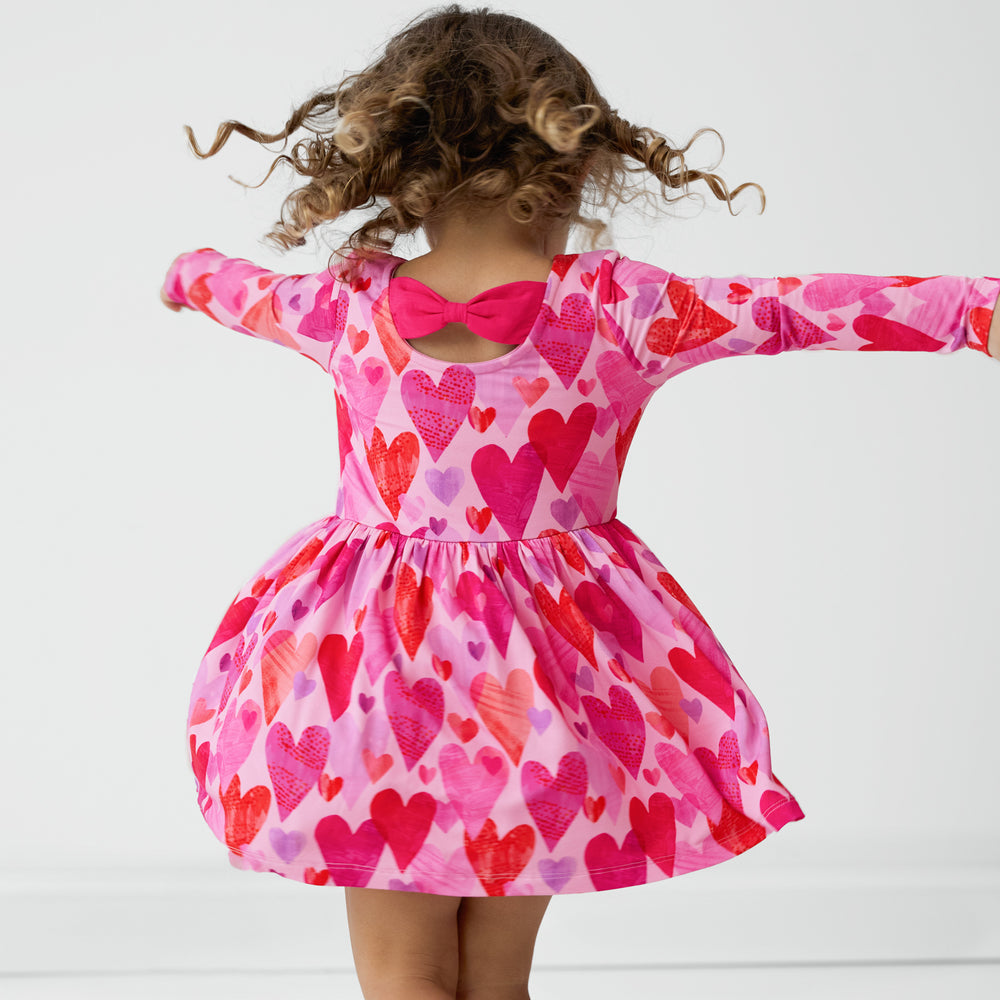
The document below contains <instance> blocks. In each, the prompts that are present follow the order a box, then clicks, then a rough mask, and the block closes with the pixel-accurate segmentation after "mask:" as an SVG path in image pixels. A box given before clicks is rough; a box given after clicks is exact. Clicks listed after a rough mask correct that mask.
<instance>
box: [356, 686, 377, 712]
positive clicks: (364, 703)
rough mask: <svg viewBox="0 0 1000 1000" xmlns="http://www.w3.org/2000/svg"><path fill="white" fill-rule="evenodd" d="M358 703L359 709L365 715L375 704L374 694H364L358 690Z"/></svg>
mask: <svg viewBox="0 0 1000 1000" xmlns="http://www.w3.org/2000/svg"><path fill="white" fill-rule="evenodd" d="M358 704H359V705H360V706H361V711H362V712H364V713H365V715H367V714H368V713H369V712H370V711H371V710H372V707H373V706H374V704H375V695H373V694H365V693H364V691H361V692H359V694H358Z"/></svg>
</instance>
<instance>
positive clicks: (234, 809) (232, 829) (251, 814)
mask: <svg viewBox="0 0 1000 1000" xmlns="http://www.w3.org/2000/svg"><path fill="white" fill-rule="evenodd" d="M219 790H220V792H221V791H222V789H221V787H220V789H219ZM221 799H222V808H223V811H224V812H225V814H226V833H225V835H226V846H227V847H232V848H236V847H242V846H244V845H245V844H249V843H250V842H251V841H252V840H253V839H254V837H256V836H257V834H258V833H260V828H261V827H262V826H263V825H264V820H265V819H267V811H268V809H269V808H270V807H271V789H270V788H268V787H267V785H254V787H253V788H251V789H250V790H249V791H248V792H247V793H246V795H241V794H240V776H239V775H238V774H236V775H234V776H233V780H232V781H231V782H230V783H229V787H228V788H227V789H226V790H225V791H224V792H222V795H221Z"/></svg>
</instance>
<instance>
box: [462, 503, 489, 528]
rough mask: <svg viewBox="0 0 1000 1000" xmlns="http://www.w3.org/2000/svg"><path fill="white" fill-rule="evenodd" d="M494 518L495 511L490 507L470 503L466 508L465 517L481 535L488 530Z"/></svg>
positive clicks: (470, 525) (471, 526)
mask: <svg viewBox="0 0 1000 1000" xmlns="http://www.w3.org/2000/svg"><path fill="white" fill-rule="evenodd" d="M492 518H493V511H491V510H490V509H489V507H482V508H479V507H473V506H471V505H470V506H468V507H466V508H465V519H466V521H468V522H469V527H470V528H472V530H473V531H475V532H476V533H477V534H480V535H481V534H482V533H483V532H484V531H485V530H486V528H487V526H488V525H489V523H490V520H491V519H492Z"/></svg>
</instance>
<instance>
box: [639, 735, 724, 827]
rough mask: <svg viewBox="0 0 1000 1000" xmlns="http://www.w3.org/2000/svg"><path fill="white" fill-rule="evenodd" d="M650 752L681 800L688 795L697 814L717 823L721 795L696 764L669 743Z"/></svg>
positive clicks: (657, 746)
mask: <svg viewBox="0 0 1000 1000" xmlns="http://www.w3.org/2000/svg"><path fill="white" fill-rule="evenodd" d="M653 752H654V754H655V756H656V761H657V763H658V764H659V765H660V767H662V768H663V771H664V773H665V774H666V776H667V777H668V778H669V779H670V782H671V783H672V784H673V786H674V788H676V789H677V791H679V792H680V793H681V795H682V796H683V797H684V798H685V799H687V798H688V797H689V796H690V800H691V801H692V802H693V803H694V805H695V806H696V807H697V809H698V811H699V812H702V813H704V814H705V815H706V816H708V817H709V818H710V819H711V820H712V822H714V823H718V822H720V821H721V819H722V801H723V800H722V796H721V795H720V794H719V790H718V788H716V787H715V785H714V784H713V783H712V780H711V779H710V778H709V776H708V775H707V774H706V773H705V771H704V769H703V768H702V767H701V765H700V764H699V762H698V761H697V760H696V759H694V758H692V757H689V756H688V755H687V754H686V753H684V752H683V751H682V750H678V749H677V747H675V746H672V745H671V744H670V743H657V744H656V746H655V747H654V748H653ZM682 822H683V820H682Z"/></svg>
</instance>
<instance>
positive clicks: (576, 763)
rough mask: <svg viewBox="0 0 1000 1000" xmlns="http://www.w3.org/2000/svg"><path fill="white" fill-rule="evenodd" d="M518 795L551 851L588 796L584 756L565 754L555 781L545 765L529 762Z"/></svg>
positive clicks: (524, 768)
mask: <svg viewBox="0 0 1000 1000" xmlns="http://www.w3.org/2000/svg"><path fill="white" fill-rule="evenodd" d="M521 791H522V793H523V794H524V799H525V802H526V803H527V806H528V812H530V813H531V818H532V819H533V820H534V821H535V826H537V827H538V831H539V833H541V835H542V838H543V839H544V841H545V843H546V845H547V846H548V849H549V850H550V851H551V850H552V849H553V848H554V847H555V846H556V844H558V843H559V840H560V839H561V837H562V835H563V834H564V833H565V832H566V830H567V829H568V828H569V825H570V823H572V822H573V820H574V819H575V818H576V814H577V813H578V812H579V811H580V807H581V806H582V805H583V799H584V796H585V795H586V793H587V764H586V761H584V759H583V755H582V754H580V753H578V752H577V751H575V750H574V751H571V752H570V753H567V754H565V755H564V756H563V757H562V759H561V760H560V761H559V769H558V772H557V773H556V776H555V777H554V778H553V777H552V775H551V774H550V773H549V771H548V769H547V768H546V767H545V765H544V764H540V763H539V762H538V761H537V760H529V761H528V762H527V763H526V764H525V765H524V767H523V768H522V769H521Z"/></svg>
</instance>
